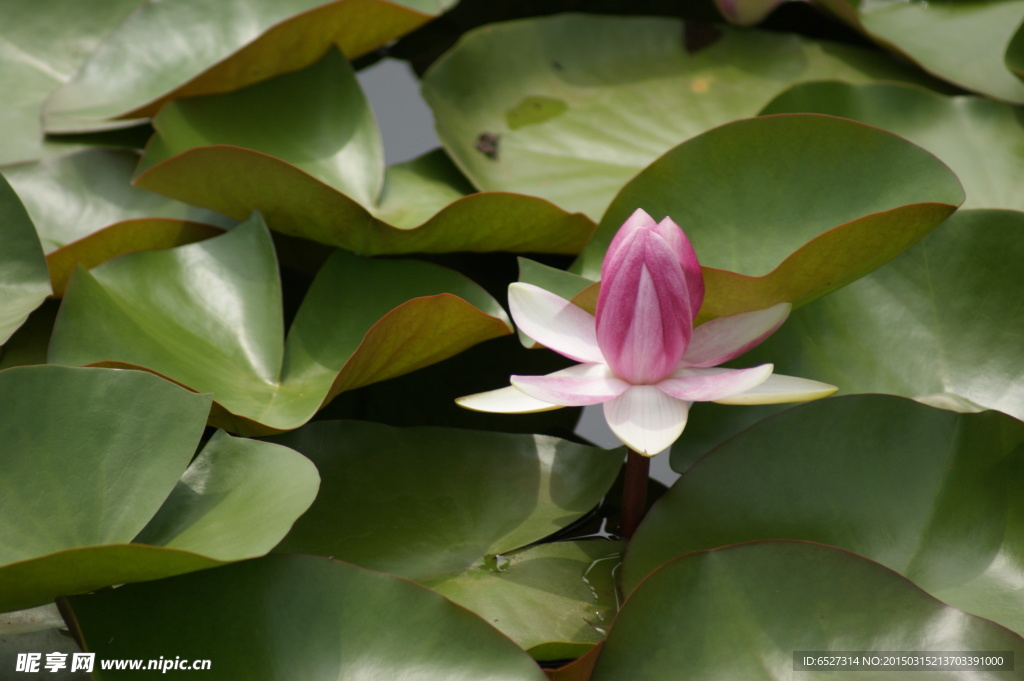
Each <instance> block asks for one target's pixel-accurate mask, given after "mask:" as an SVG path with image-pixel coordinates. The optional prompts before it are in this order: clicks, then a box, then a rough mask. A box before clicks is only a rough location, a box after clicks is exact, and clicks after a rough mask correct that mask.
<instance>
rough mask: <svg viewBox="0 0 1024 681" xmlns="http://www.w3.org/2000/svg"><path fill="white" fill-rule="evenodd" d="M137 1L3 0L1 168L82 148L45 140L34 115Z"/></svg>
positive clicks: (0, 31)
mask: <svg viewBox="0 0 1024 681" xmlns="http://www.w3.org/2000/svg"><path fill="white" fill-rule="evenodd" d="M140 4H142V0H110V1H109V2H103V3H95V4H93V3H83V2H80V0H51V1H49V2H45V3H40V2H36V1H35V0H5V2H3V3H2V5H0V92H4V93H6V95H5V96H4V98H3V101H2V102H0V126H2V128H3V131H4V134H3V136H2V138H0V165H4V164H7V163H16V162H19V161H30V160H34V159H38V158H43V157H47V156H52V155H54V154H65V153H67V152H68V151H73V150H75V149H78V148H81V144H75V143H68V142H54V141H52V140H49V141H48V140H45V139H44V136H43V130H42V122H41V121H40V117H39V111H40V109H41V108H42V106H43V101H44V100H45V99H46V97H47V96H48V95H49V94H50V92H51V91H53V90H54V88H57V87H58V86H60V85H63V84H64V83H66V82H67V81H68V80H70V79H71V77H72V76H73V75H74V73H75V70H76V69H77V68H78V66H79V64H80V63H81V61H82V60H83V59H84V58H85V56H86V55H87V54H88V53H89V52H90V51H91V50H92V49H93V48H94V47H95V46H96V45H97V44H99V42H100V40H101V39H102V38H103V37H104V36H105V35H106V34H107V33H108V32H110V31H111V30H112V29H113V28H114V27H115V26H116V25H117V24H118V23H120V22H121V20H123V19H124V18H125V17H126V16H127V15H128V14H129V13H130V12H131V11H132V10H134V9H135V8H136V7H138V6H139V5H140Z"/></svg>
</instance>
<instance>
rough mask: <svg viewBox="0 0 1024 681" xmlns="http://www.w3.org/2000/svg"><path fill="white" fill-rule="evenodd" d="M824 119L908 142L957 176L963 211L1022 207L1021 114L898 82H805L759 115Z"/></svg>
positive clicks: (1023, 149) (1010, 108)
mask: <svg viewBox="0 0 1024 681" xmlns="http://www.w3.org/2000/svg"><path fill="white" fill-rule="evenodd" d="M800 112H807V113H822V114H830V115H832V116H842V117H843V118H852V119H853V120H856V121H861V122H862V123H867V124H868V125H875V126H878V127H880V128H883V129H885V130H889V131H890V132H894V133H896V134H897V135H899V136H900V137H903V138H905V139H907V140H910V141H911V142H913V143H914V144H917V145H919V146H921V147H923V148H925V149H927V150H928V151H930V152H931V153H933V154H935V155H936V156H937V157H938V158H939V159H940V160H941V161H942V162H944V163H945V164H946V165H948V166H949V167H950V169H951V170H952V171H953V172H954V173H956V176H957V178H958V179H959V180H960V182H961V183H962V184H963V186H964V191H965V193H966V194H967V199H966V201H965V202H964V207H965V208H1013V209H1016V210H1020V209H1022V208H1024V196H1022V194H1021V192H1020V186H1019V183H1018V182H1017V181H1016V178H1017V177H1018V176H1019V175H1020V174H1021V172H1022V171H1024V115H1022V114H1021V112H1020V110H1019V109H1018V108H1016V107H1013V106H1009V105H1007V104H1001V103H998V102H993V101H991V100H988V99H982V98H981V97H969V96H961V97H946V96H943V95H939V94H936V93H934V92H930V91H928V90H925V89H923V88H918V87H913V86H908V85H900V84H896V83H871V84H867V85H849V84H847V83H838V82H816V83H802V84H800V85H796V86H794V87H793V88H791V89H790V90H787V91H786V92H784V93H782V94H781V95H779V96H778V97H776V98H775V99H774V100H772V101H771V102H770V103H769V104H768V106H766V107H765V109H764V111H763V112H762V113H765V114H777V113H800Z"/></svg>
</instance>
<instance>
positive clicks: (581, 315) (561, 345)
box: [508, 282, 604, 362]
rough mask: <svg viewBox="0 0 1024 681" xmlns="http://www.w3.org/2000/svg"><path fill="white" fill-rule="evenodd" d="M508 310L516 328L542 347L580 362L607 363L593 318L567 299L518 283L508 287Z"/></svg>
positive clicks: (537, 287) (536, 287) (531, 285)
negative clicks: (598, 341)
mask: <svg viewBox="0 0 1024 681" xmlns="http://www.w3.org/2000/svg"><path fill="white" fill-rule="evenodd" d="M508 306H509V309H510V310H511V311H512V318H513V319H515V322H516V325H517V326H518V327H519V328H520V329H522V331H523V333H525V334H526V335H527V336H529V337H530V338H532V339H533V340H535V341H537V342H538V343H540V344H541V345H543V346H545V347H548V348H551V349H552V350H554V351H555V352H557V353H558V354H560V355H564V356H565V357H568V358H569V359H572V360H575V361H577V362H604V356H603V355H602V354H601V350H600V348H599V347H598V345H597V334H596V331H595V321H594V316H593V315H591V314H590V313H588V312H586V311H584V310H582V309H580V308H578V307H576V306H575V305H573V304H572V303H570V302H569V301H568V300H566V299H565V298H562V297H561V296H557V295H555V294H554V293H551V292H550V291H545V290H544V289H542V288H540V287H539V286H534V285H533V284H525V283H522V282H517V283H514V284H512V285H510V286H509V287H508Z"/></svg>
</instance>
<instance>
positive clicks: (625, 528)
mask: <svg viewBox="0 0 1024 681" xmlns="http://www.w3.org/2000/svg"><path fill="white" fill-rule="evenodd" d="M650 471H651V459H650V458H649V457H646V456H644V455H643V454H638V453H636V452H634V451H633V450H632V449H631V450H629V454H628V455H627V457H626V478H625V481H624V482H623V486H622V524H621V526H620V527H619V534H620V535H622V537H624V538H625V539H629V538H630V537H632V536H633V533H634V532H636V528H637V527H639V525H640V521H641V520H643V519H644V514H646V513H647V479H648V478H649V477H650Z"/></svg>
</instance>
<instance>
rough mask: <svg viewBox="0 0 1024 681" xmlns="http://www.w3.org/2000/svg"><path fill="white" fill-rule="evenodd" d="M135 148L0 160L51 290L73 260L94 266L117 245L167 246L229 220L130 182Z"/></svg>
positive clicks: (119, 250) (60, 286) (61, 283)
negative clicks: (35, 238)
mask: <svg viewBox="0 0 1024 681" xmlns="http://www.w3.org/2000/svg"><path fill="white" fill-rule="evenodd" d="M138 162H139V155H138V153H136V152H132V151H127V150H115V149H88V150H85V151H80V152H77V153H73V154H68V155H65V156H60V157H55V158H47V159H44V160H41V161H33V162H29V163H20V164H16V165H11V166H7V167H6V168H4V170H3V172H4V175H5V176H6V177H7V179H8V181H9V182H10V183H11V186H12V187H13V188H14V190H15V191H16V192H17V193H18V196H19V197H20V198H21V200H22V202H23V203H24V204H25V208H26V209H27V210H28V214H29V216H30V217H31V218H32V221H33V222H34V223H35V227H36V231H37V232H38V233H39V239H40V241H41V242H42V244H43V249H44V251H45V252H46V254H47V258H46V260H47V264H48V265H49V269H50V278H51V283H52V285H53V292H54V294H55V295H58V296H59V295H62V294H63V292H64V289H65V287H66V286H67V281H68V279H69V278H70V277H71V274H72V272H73V271H74V268H75V266H76V265H77V264H81V265H83V266H84V267H86V268H90V267H94V266H96V265H98V264H100V263H101V262H105V261H106V260H109V259H110V258H113V257H115V256H118V255H122V254H124V253H130V252H134V251H140V250H152V249H159V248H171V247H173V246H180V245H182V244H185V243H191V242H193V241H198V240H200V239H205V238H208V237H211V236H213V235H215V234H219V233H220V232H221V231H223V230H222V228H226V227H229V226H231V225H233V224H235V221H234V220H230V219H228V218H225V217H224V216H223V215H218V214H216V213H213V212H212V211H208V210H205V209H202V208H196V207H194V206H187V205H185V204H182V203H179V202H177V201H174V200H170V199H167V198H164V197H162V196H157V195H155V194H152V193H151V192H147V191H143V190H141V189H136V188H135V187H132V186H131V178H132V173H133V171H134V169H135V166H136V165H137V164H138Z"/></svg>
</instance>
